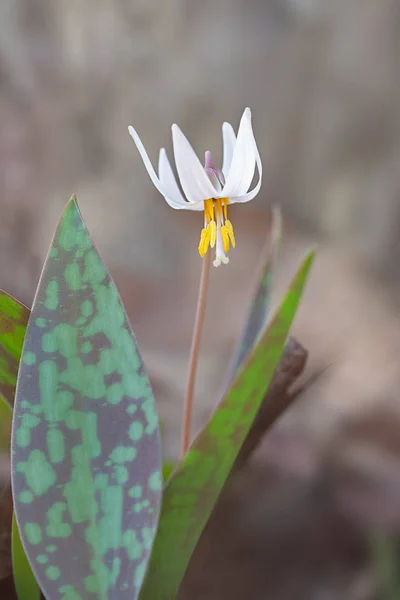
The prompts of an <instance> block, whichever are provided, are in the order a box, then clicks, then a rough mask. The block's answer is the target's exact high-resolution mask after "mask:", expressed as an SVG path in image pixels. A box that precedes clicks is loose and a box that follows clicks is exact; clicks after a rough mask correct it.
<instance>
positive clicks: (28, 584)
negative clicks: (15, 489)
mask: <svg viewBox="0 0 400 600" xmlns="http://www.w3.org/2000/svg"><path fill="white" fill-rule="evenodd" d="M12 563H13V575H14V585H15V589H16V592H17V596H18V600H40V589H39V586H38V584H37V583H36V579H35V576H34V574H33V573H32V569H31V566H30V564H29V562H28V559H27V558H26V554H25V551H24V548H23V546H22V543H21V538H20V536H19V531H18V526H17V522H16V520H15V515H14V516H13V520H12Z"/></svg>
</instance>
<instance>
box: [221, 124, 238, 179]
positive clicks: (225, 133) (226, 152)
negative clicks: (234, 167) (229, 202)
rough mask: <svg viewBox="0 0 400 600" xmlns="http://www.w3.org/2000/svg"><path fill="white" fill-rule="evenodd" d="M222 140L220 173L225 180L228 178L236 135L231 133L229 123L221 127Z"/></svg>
mask: <svg viewBox="0 0 400 600" xmlns="http://www.w3.org/2000/svg"><path fill="white" fill-rule="evenodd" d="M222 140H223V160H222V172H223V174H224V176H225V179H226V178H227V177H228V173H229V169H230V168H231V164H232V156H233V151H234V149H235V144H236V135H235V132H234V131H233V127H232V125H231V124H230V123H226V122H225V123H224V124H223V125H222Z"/></svg>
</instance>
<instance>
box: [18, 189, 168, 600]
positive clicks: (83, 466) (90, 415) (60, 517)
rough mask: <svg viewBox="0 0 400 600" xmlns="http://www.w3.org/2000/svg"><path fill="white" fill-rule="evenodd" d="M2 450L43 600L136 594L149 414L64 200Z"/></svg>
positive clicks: (124, 341)
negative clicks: (6, 451) (7, 453)
mask: <svg viewBox="0 0 400 600" xmlns="http://www.w3.org/2000/svg"><path fill="white" fill-rule="evenodd" d="M11 448H12V458H13V460H12V485H13V496H14V505H15V513H16V518H17V522H18V528H19V531H20V534H21V538H22V542H23V545H24V548H25V551H26V553H27V556H28V559H29V562H30V564H31V567H32V570H33V572H34V574H35V576H36V579H37V581H38V584H39V585H40V587H41V588H42V590H43V593H44V594H45V596H46V598H47V599H48V600H53V599H61V600H80V599H85V600H86V599H87V598H92V597H93V598H99V599H102V600H106V599H107V600H108V599H117V598H118V600H125V599H128V598H129V600H132V599H135V598H137V597H138V593H139V590H140V587H141V584H142V580H143V576H144V573H145V570H146V567H147V563H148V559H149V555H150V551H151V547H152V543H153V538H154V535H155V532H156V528H157V522H158V515H159V509H160V503H161V493H162V489H161V488H162V473H161V451H160V435H159V427H158V417H157V413H156V408H155V402H154V398H153V394H152V391H151V388H150V384H149V380H148V378H147V375H146V373H145V371H144V368H143V364H142V361H141V358H140V355H139V352H138V349H137V345H136V341H135V338H134V335H133V333H132V330H131V327H130V325H129V322H128V319H127V317H126V314H125V310H124V307H123V305H122V302H121V300H120V297H119V295H118V292H117V289H116V287H115V285H114V283H113V281H112V280H111V278H110V276H109V274H108V272H107V270H106V268H105V266H104V264H103V262H102V260H101V258H100V256H99V254H98V253H97V250H96V249H95V247H94V245H93V242H92V240H91V238H90V236H89V234H88V231H87V229H86V227H85V225H84V223H83V220H82V217H81V215H80V212H79V209H78V207H77V204H76V201H75V199H74V198H73V199H72V200H71V201H70V202H69V203H68V205H67V207H66V209H65V211H64V214H63V215H62V218H61V220H60V223H59V225H58V227H57V230H56V233H55V237H54V239H53V242H52V245H51V247H50V251H49V254H48V256H47V259H46V263H45V265H44V269H43V272H42V275H41V278H40V281H39V286H38V289H37V292H36V297H35V300H34V303H33V307H32V311H31V315H30V318H29V322H28V327H27V331H26V336H25V342H24V347H23V352H22V359H21V366H20V370H19V375H18V384H17V393H16V399H15V408H14V416H13V433H12V445H11ZM39 557H40V559H39Z"/></svg>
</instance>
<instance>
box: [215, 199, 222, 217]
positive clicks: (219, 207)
mask: <svg viewBox="0 0 400 600" xmlns="http://www.w3.org/2000/svg"><path fill="white" fill-rule="evenodd" d="M215 214H216V216H217V218H218V217H219V218H220V219H221V220H222V200H221V198H217V199H216V200H215Z"/></svg>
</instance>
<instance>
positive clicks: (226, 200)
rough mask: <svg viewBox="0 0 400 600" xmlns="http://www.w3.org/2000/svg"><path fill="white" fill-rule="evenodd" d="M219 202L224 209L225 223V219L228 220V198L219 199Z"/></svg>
mask: <svg viewBox="0 0 400 600" xmlns="http://www.w3.org/2000/svg"><path fill="white" fill-rule="evenodd" d="M221 200H222V204H223V207H224V219H225V221H226V220H227V218H228V204H229V198H221Z"/></svg>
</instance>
